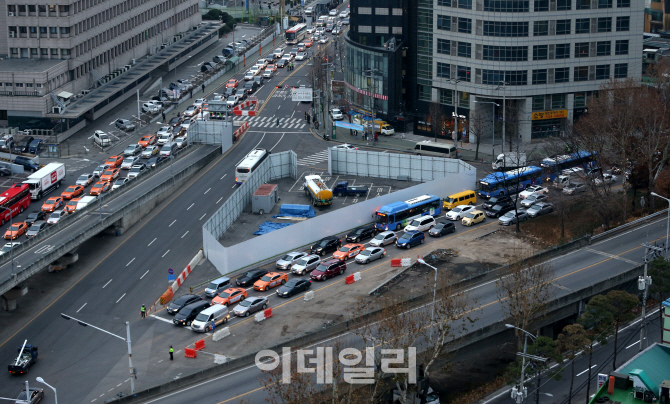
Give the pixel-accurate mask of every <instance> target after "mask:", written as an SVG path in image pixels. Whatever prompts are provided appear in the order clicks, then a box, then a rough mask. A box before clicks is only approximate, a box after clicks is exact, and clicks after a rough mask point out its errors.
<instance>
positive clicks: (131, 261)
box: [126, 258, 135, 266]
mask: <svg viewBox="0 0 670 404" xmlns="http://www.w3.org/2000/svg"><path fill="white" fill-rule="evenodd" d="M133 261H135V258H133V259H131V260H130V262H129V263H127V264H126V266H130V264H132V263H133Z"/></svg>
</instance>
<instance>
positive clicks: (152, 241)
mask: <svg viewBox="0 0 670 404" xmlns="http://www.w3.org/2000/svg"><path fill="white" fill-rule="evenodd" d="M156 240H158V237H156V238H155V239H153V240H151V243H149V245H147V247H149V246H150V245H152V244H153V243H154V241H156Z"/></svg>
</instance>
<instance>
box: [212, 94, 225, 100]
mask: <svg viewBox="0 0 670 404" xmlns="http://www.w3.org/2000/svg"><path fill="white" fill-rule="evenodd" d="M225 100H226V99H225V97H224V96H222V95H221V94H214V98H212V101H225Z"/></svg>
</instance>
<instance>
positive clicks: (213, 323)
mask: <svg viewBox="0 0 670 404" xmlns="http://www.w3.org/2000/svg"><path fill="white" fill-rule="evenodd" d="M214 328H216V323H215V322H214V320H212V329H211V330H210V331H212V332H214Z"/></svg>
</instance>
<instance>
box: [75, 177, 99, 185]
mask: <svg viewBox="0 0 670 404" xmlns="http://www.w3.org/2000/svg"><path fill="white" fill-rule="evenodd" d="M93 181H95V175H93V174H82V175H80V176H79V178H77V181H76V182H75V184H76V185H81V186H84V187H87V186H89V185H90V184H92V183H93Z"/></svg>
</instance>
